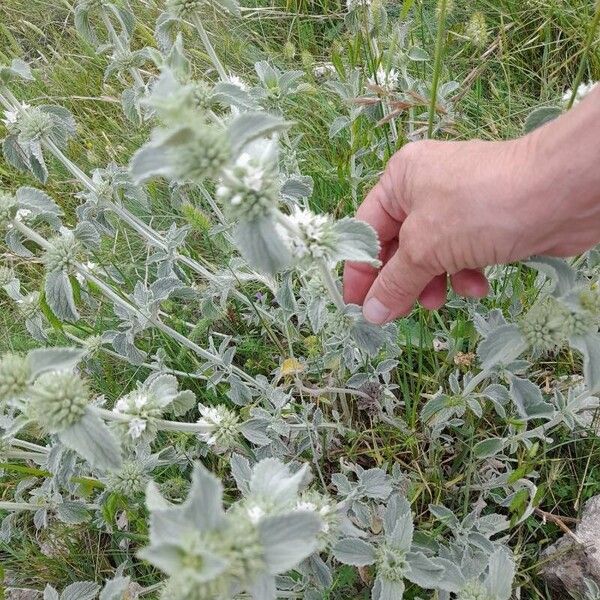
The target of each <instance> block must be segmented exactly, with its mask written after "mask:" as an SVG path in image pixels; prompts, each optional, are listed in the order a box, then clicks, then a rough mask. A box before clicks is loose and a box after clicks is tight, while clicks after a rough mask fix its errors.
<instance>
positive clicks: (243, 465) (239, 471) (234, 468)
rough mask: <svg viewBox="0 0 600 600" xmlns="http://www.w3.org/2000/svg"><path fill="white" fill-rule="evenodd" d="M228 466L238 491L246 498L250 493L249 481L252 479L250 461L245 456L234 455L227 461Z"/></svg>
mask: <svg viewBox="0 0 600 600" xmlns="http://www.w3.org/2000/svg"><path fill="white" fill-rule="evenodd" d="M229 466H230V467H231V474H232V475H233V478H234V479H235V483H236V485H237V487H238V490H240V492H242V494H243V495H244V496H247V495H248V493H249V492H250V479H251V477H252V469H251V468H250V461H249V460H248V459H247V458H246V457H245V456H242V455H241V454H235V453H234V454H233V455H232V456H231V459H230V460H229Z"/></svg>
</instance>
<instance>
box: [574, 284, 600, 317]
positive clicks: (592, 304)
mask: <svg viewBox="0 0 600 600" xmlns="http://www.w3.org/2000/svg"><path fill="white" fill-rule="evenodd" d="M579 302H580V303H581V306H582V308H584V309H585V310H587V311H589V312H590V313H592V314H593V315H597V316H600V293H599V292H598V290H597V289H596V288H591V289H589V290H584V291H582V292H581V293H580V294H579Z"/></svg>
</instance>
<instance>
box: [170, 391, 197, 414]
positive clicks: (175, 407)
mask: <svg viewBox="0 0 600 600" xmlns="http://www.w3.org/2000/svg"><path fill="white" fill-rule="evenodd" d="M196 402H197V400H196V394H194V392H192V391H191V390H182V391H181V392H178V393H177V394H176V395H175V397H174V398H173V400H171V405H170V406H169V411H170V412H171V413H172V414H173V415H175V416H176V417H180V416H182V415H185V413H187V412H189V411H190V410H192V408H194V406H196Z"/></svg>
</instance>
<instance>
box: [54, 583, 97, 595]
mask: <svg viewBox="0 0 600 600" xmlns="http://www.w3.org/2000/svg"><path fill="white" fill-rule="evenodd" d="M99 590H100V586H99V585H98V584H97V583H94V582H93V581H78V582H77V583H72V584H71V585H69V586H67V587H66V588H65V589H64V590H63V593H62V594H61V595H60V600H94V598H95V597H96V595H97V594H98V591H99Z"/></svg>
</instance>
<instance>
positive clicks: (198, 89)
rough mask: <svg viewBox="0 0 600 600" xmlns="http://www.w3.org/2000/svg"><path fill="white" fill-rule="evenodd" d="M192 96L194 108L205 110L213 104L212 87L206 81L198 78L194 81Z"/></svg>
mask: <svg viewBox="0 0 600 600" xmlns="http://www.w3.org/2000/svg"><path fill="white" fill-rule="evenodd" d="M193 98H194V104H195V105H196V108H198V109H200V110H202V111H205V110H209V109H210V108H211V107H212V105H213V89H212V86H211V85H210V84H208V83H207V82H206V81H203V80H200V81H196V82H195V83H194V89H193Z"/></svg>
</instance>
